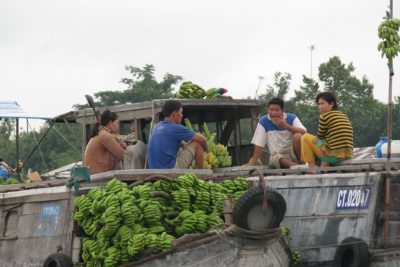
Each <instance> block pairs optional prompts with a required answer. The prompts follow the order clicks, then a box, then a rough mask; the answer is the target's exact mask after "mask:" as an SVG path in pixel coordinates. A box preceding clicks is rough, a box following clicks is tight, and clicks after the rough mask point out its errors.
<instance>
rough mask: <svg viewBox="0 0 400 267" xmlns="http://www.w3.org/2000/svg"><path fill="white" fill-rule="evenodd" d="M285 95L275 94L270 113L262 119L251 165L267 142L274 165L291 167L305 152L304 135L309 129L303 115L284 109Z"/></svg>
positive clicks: (255, 140) (255, 161) (270, 102)
mask: <svg viewBox="0 0 400 267" xmlns="http://www.w3.org/2000/svg"><path fill="white" fill-rule="evenodd" d="M283 108H284V102H283V99H281V98H272V99H271V100H270V101H269V102H268V107H267V112H268V114H267V115H265V116H262V117H261V118H260V120H259V121H258V125H257V128H256V131H255V133H254V136H253V139H252V141H251V143H252V144H254V153H253V157H252V158H251V159H250V160H249V163H248V165H256V164H257V161H258V159H259V158H260V157H261V155H262V153H263V148H264V147H265V146H266V145H267V146H268V149H269V152H270V158H269V163H268V165H269V166H270V167H272V168H290V167H291V166H294V165H298V164H299V162H300V156H301V136H302V135H303V134H304V133H306V132H307V130H306V128H305V127H304V126H303V124H302V123H301V122H300V120H299V118H298V117H297V116H296V115H294V114H290V113H285V112H284V109H283Z"/></svg>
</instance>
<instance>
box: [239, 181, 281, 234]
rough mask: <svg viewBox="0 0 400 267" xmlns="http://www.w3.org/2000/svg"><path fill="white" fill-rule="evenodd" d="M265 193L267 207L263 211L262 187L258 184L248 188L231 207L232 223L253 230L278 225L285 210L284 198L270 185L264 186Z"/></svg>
mask: <svg viewBox="0 0 400 267" xmlns="http://www.w3.org/2000/svg"><path fill="white" fill-rule="evenodd" d="M266 194H267V203H268V207H267V210H266V212H265V213H263V211H262V203H263V200H264V190H263V188H262V187H260V186H257V187H253V188H250V189H249V190H248V191H247V192H246V193H245V194H244V195H243V196H242V197H241V198H239V199H238V200H237V202H236V204H235V206H234V207H233V212H232V219H233V223H234V224H236V225H237V226H239V227H241V228H243V229H247V230H254V231H259V230H263V229H268V228H276V227H278V226H279V225H280V223H281V222H282V220H283V216H284V215H285V212H286V202H285V199H284V198H283V196H282V195H281V194H279V193H278V192H277V191H275V190H274V189H273V188H271V187H267V188H266Z"/></svg>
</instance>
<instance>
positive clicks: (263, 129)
mask: <svg viewBox="0 0 400 267" xmlns="http://www.w3.org/2000/svg"><path fill="white" fill-rule="evenodd" d="M283 118H284V119H285V120H286V122H287V123H288V124H289V125H291V126H294V127H299V128H302V129H304V130H305V131H307V129H306V128H305V127H304V125H303V124H302V123H301V122H300V120H299V118H298V117H297V116H296V115H294V114H291V113H283ZM251 143H252V144H254V145H256V146H259V147H265V145H267V146H268V149H269V152H270V153H271V155H274V154H276V153H279V152H280V151H281V150H282V149H283V148H286V147H288V146H289V145H291V144H292V133H291V132H290V131H289V130H287V129H283V128H281V127H279V126H277V125H275V124H273V123H272V121H271V119H270V117H269V115H265V116H262V117H261V118H260V120H259V121H258V124H257V128H256V131H255V132H254V136H253V139H252V140H251Z"/></svg>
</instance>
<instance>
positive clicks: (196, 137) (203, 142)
mask: <svg viewBox="0 0 400 267" xmlns="http://www.w3.org/2000/svg"><path fill="white" fill-rule="evenodd" d="M192 141H195V142H197V143H199V144H200V145H201V146H202V147H203V149H204V151H208V147H207V139H206V138H205V136H204V135H202V134H199V133H196V134H195V135H194V136H193V138H192Z"/></svg>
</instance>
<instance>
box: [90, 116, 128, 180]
mask: <svg viewBox="0 0 400 267" xmlns="http://www.w3.org/2000/svg"><path fill="white" fill-rule="evenodd" d="M94 127H95V128H94V131H93V133H92V137H91V138H90V140H89V143H88V144H87V146H86V150H85V154H84V157H83V166H88V167H90V174H96V173H100V172H106V171H111V170H115V169H120V164H121V161H122V160H123V159H124V155H125V149H124V148H123V147H122V146H121V145H120V143H119V142H118V141H117V140H116V137H117V130H118V127H119V119H118V116H117V114H116V113H114V112H111V111H110V110H106V111H104V112H103V114H101V117H100V123H99V124H98V123H96V125H95V126H94Z"/></svg>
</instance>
